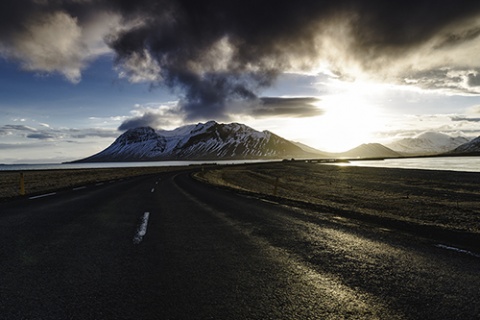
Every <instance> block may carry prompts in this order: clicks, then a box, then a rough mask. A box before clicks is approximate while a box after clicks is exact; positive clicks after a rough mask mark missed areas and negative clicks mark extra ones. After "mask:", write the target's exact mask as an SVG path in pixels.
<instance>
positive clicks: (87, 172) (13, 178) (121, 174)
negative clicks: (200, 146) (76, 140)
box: [0, 167, 185, 200]
mask: <svg viewBox="0 0 480 320" xmlns="http://www.w3.org/2000/svg"><path fill="white" fill-rule="evenodd" d="M183 169H185V167H139V168H108V169H67V170H32V171H24V172H23V174H24V181H25V191H26V194H27V195H28V194H35V193H39V192H48V191H50V190H59V189H63V188H70V187H77V186H82V185H88V184H92V183H97V182H104V181H110V180H116V179H121V178H128V177H133V176H139V175H145V174H153V173H159V172H166V171H174V170H183ZM19 188H20V172H17V171H0V200H1V199H8V198H12V197H15V196H18V195H19Z"/></svg>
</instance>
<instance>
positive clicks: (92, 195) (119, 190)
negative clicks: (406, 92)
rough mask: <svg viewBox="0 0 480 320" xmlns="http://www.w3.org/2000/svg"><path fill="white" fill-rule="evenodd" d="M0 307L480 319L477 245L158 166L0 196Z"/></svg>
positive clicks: (69, 313)
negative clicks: (275, 199) (160, 170)
mask: <svg viewBox="0 0 480 320" xmlns="http://www.w3.org/2000/svg"><path fill="white" fill-rule="evenodd" d="M0 243H1V246H0V319H422V320H424V319H480V255H479V254H478V253H477V252H472V251H469V250H463V249H462V248H457V247H452V246H451V245H449V244H448V243H441V242H438V239H437V240H432V239H429V238H428V237H419V236H413V235H411V234H406V233H401V232H397V231H395V230H391V229H385V228H382V227H380V226H376V225H372V224H367V223H365V222H361V221H356V220H352V219H348V218H345V217H341V216H336V215H334V214H331V213H329V212H314V211H309V210H306V209H300V208H294V207H289V206H286V205H282V204H278V203H271V202H266V201H263V200H260V199H256V198H252V197H247V196H244V195H237V194H235V193H232V192H229V191H225V190H222V189H217V188H214V187H211V186H207V185H204V184H202V183H200V182H197V181H195V180H193V179H191V178H190V176H189V174H188V173H165V174H159V175H155V176H145V177H138V178H133V179H128V180H124V181H114V182H111V183H105V184H101V185H91V186H85V187H80V188H76V189H74V190H70V191H62V192H59V193H54V194H46V195H40V197H34V198H25V199H18V200H15V201H10V202H6V203H1V204H0Z"/></svg>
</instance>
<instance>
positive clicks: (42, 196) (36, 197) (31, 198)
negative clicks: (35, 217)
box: [28, 192, 57, 200]
mask: <svg viewBox="0 0 480 320" xmlns="http://www.w3.org/2000/svg"><path fill="white" fill-rule="evenodd" d="M56 194H57V193H56V192H52V193H46V194H42V195H39V196H33V197H30V198H28V199H29V200H33V199H38V198H44V197H50V196H54V195H56Z"/></svg>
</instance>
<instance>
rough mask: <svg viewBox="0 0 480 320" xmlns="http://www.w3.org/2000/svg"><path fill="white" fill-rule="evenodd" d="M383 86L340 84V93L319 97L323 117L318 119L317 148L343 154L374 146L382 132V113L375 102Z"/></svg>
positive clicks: (316, 130)
mask: <svg viewBox="0 0 480 320" xmlns="http://www.w3.org/2000/svg"><path fill="white" fill-rule="evenodd" d="M382 90H383V86H381V85H375V84H370V83H342V84H341V87H340V88H339V90H335V91H334V92H333V93H332V94H330V95H327V96H324V97H322V100H321V102H320V103H319V107H320V108H322V109H323V110H324V114H323V115H322V116H321V117H319V118H318V119H317V127H316V129H315V132H316V135H317V140H316V142H315V145H316V147H317V148H319V149H321V150H324V151H328V152H342V151H347V150H349V149H352V148H354V147H356V146H358V145H360V144H363V143H369V142H374V139H375V136H376V135H375V134H376V133H377V132H379V131H381V130H382V128H384V125H385V121H384V117H383V114H382V110H381V108H380V106H379V105H378V104H377V102H376V101H378V100H377V98H378V96H379V95H381V94H382V92H383V91H382Z"/></svg>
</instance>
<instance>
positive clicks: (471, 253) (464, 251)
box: [435, 244, 480, 258]
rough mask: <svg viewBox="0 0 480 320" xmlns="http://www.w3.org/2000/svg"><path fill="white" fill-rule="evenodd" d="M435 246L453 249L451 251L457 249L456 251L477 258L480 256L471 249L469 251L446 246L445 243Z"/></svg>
mask: <svg viewBox="0 0 480 320" xmlns="http://www.w3.org/2000/svg"><path fill="white" fill-rule="evenodd" d="M435 247H437V248H442V249H446V250H451V251H456V252H459V253H463V254H468V255H470V256H474V257H476V258H480V254H477V253H474V252H471V251H468V250H463V249H459V248H455V247H450V246H446V245H444V244H436V245H435Z"/></svg>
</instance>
